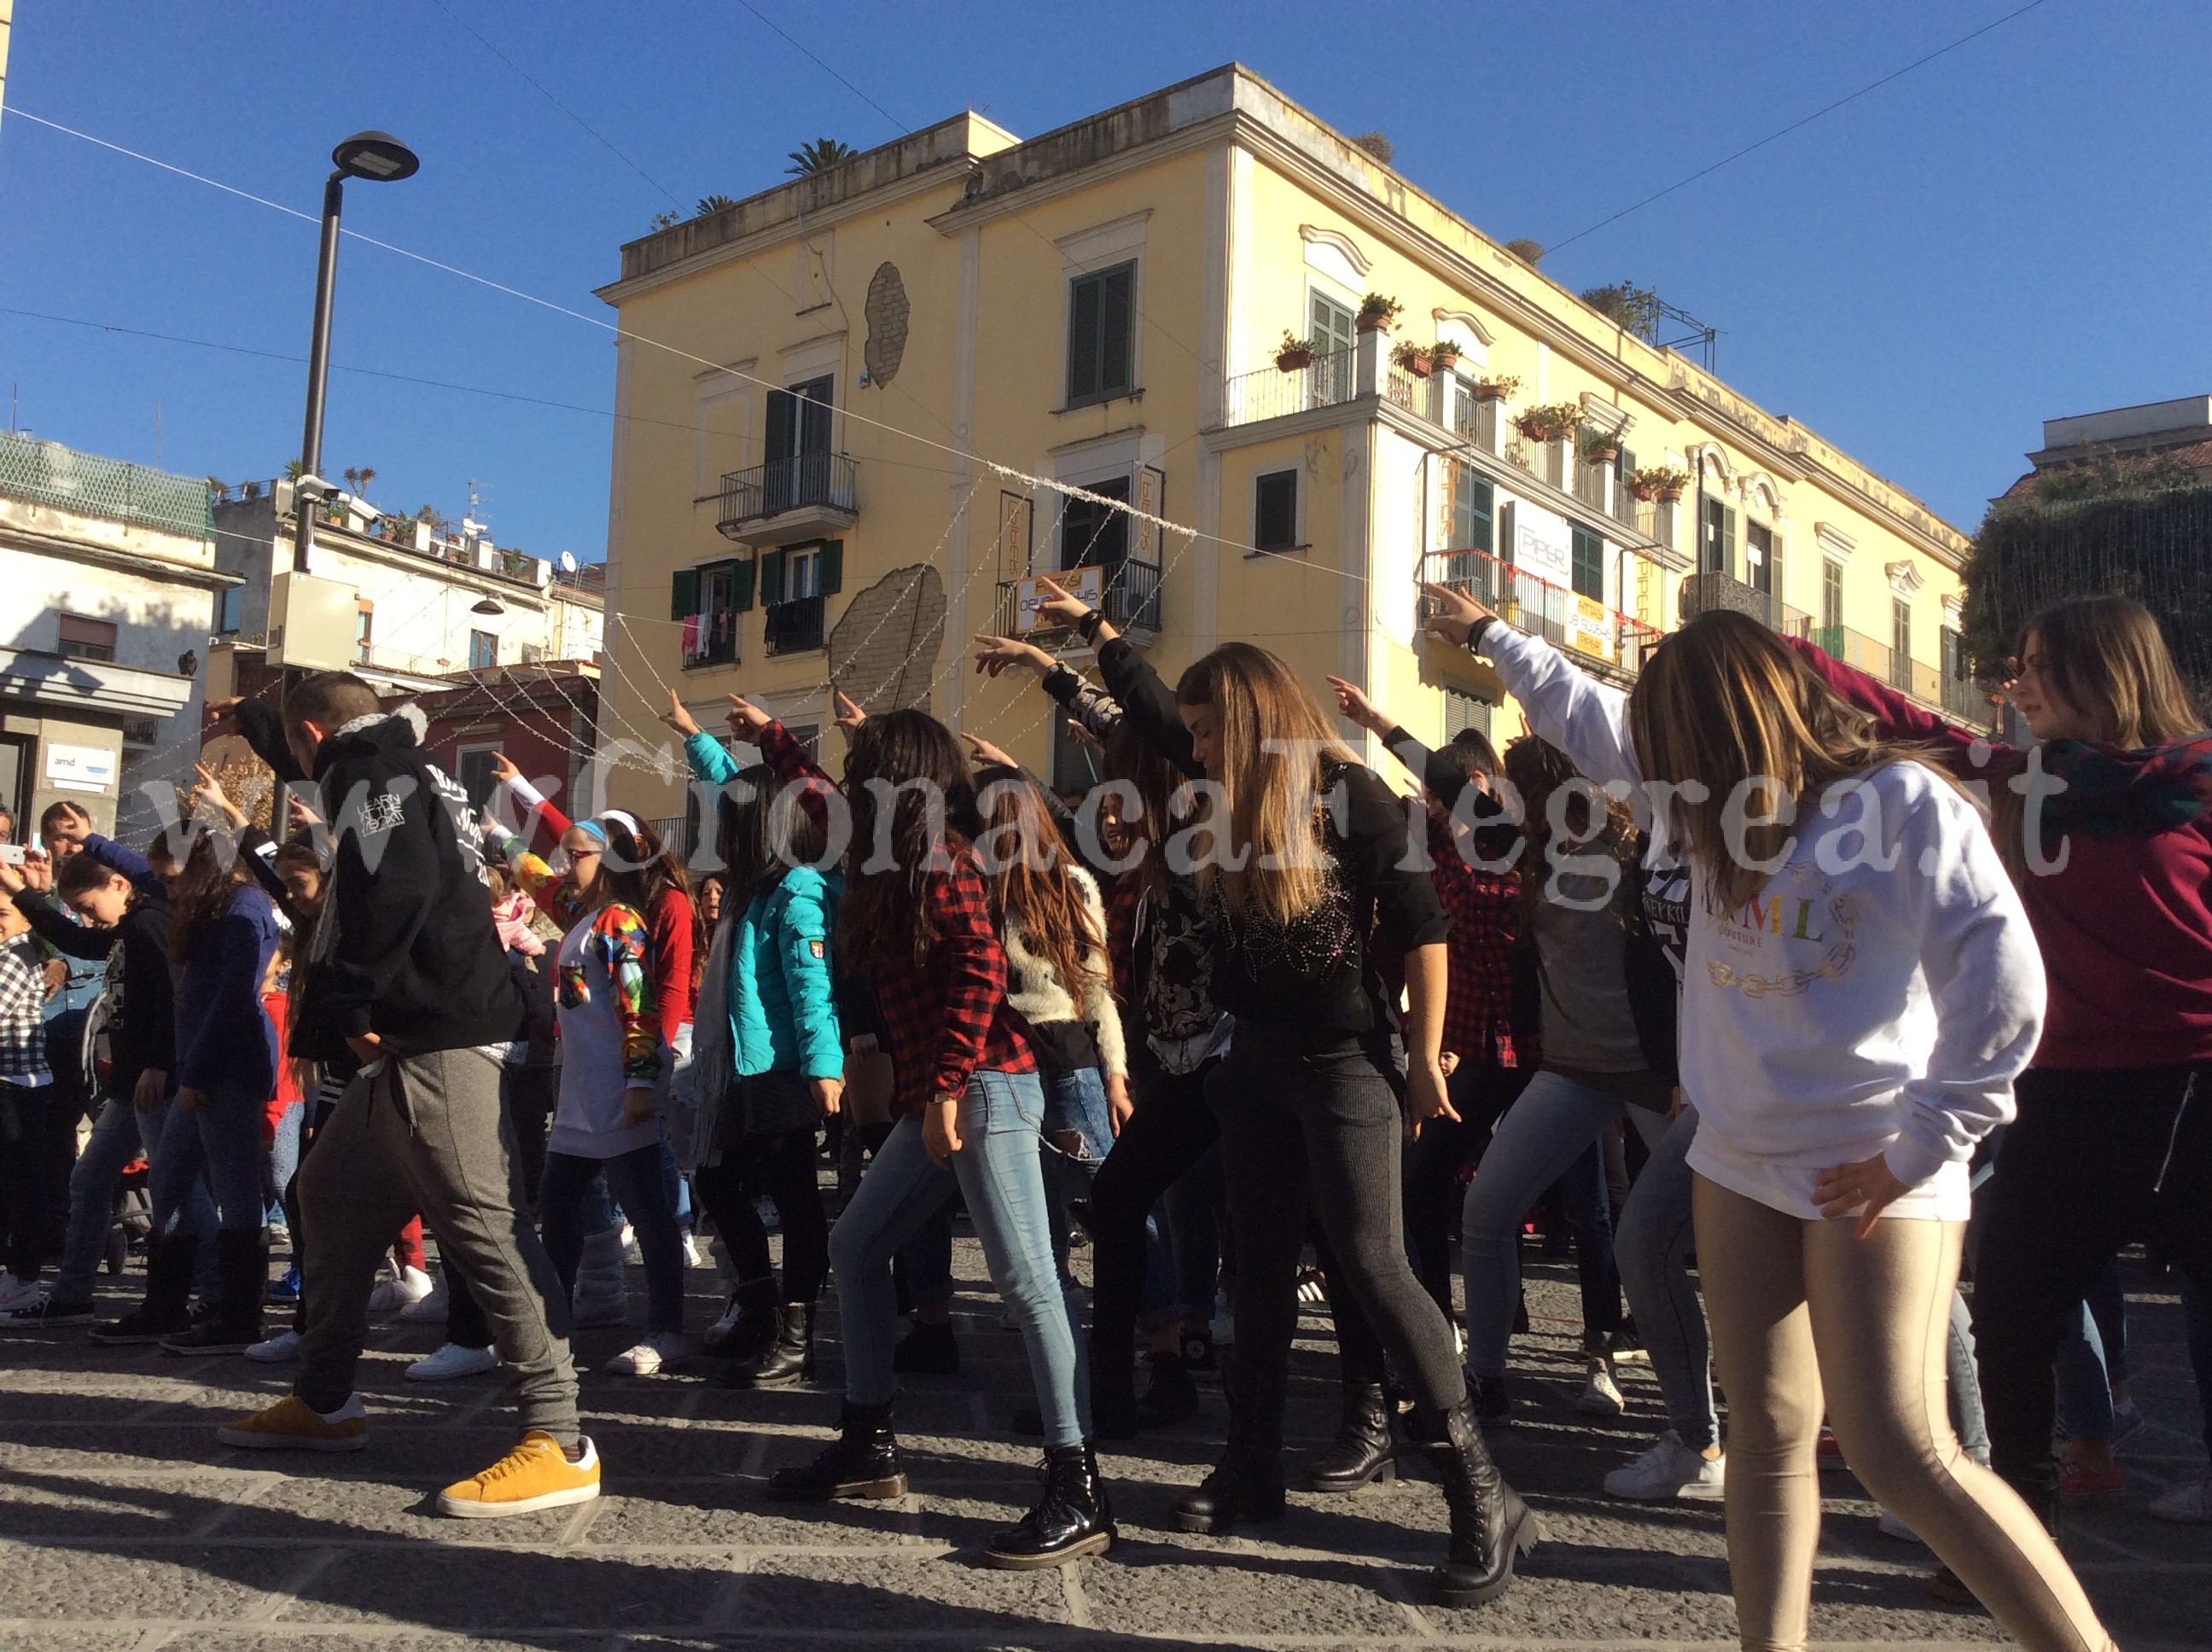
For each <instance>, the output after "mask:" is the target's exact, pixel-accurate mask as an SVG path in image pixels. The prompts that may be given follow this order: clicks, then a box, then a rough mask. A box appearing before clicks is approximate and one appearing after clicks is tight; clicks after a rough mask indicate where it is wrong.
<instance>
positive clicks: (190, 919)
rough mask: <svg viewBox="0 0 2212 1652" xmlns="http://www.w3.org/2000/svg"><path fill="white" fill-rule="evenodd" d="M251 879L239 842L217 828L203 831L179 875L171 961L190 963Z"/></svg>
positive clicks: (172, 922) (170, 948) (170, 931)
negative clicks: (224, 835) (235, 897)
mask: <svg viewBox="0 0 2212 1652" xmlns="http://www.w3.org/2000/svg"><path fill="white" fill-rule="evenodd" d="M251 881H252V876H251V874H250V873H249V872H247V871H246V857H245V856H244V855H242V854H240V853H239V851H238V847H237V846H236V845H235V844H234V843H233V842H232V841H230V840H229V839H228V837H222V838H220V839H219V838H218V835H217V834H216V833H214V832H203V833H201V834H200V835H199V839H198V841H197V842H195V843H194V844H193V845H192V847H191V853H189V854H187V855H186V856H185V869H184V872H183V873H182V874H181V875H180V876H179V878H178V879H177V894H176V914H175V916H173V918H171V919H170V920H169V962H170V963H190V962H191V957H192V954H193V953H194V952H196V951H199V950H200V948H201V947H202V946H203V945H204V944H205V943H206V942H207V941H208V940H209V938H210V937H212V936H213V935H214V933H215V927H216V925H217V924H219V923H221V922H222V919H223V914H225V913H227V912H228V911H229V910H230V902H231V897H232V896H234V895H235V894H236V893H237V892H238V890H240V888H241V887H243V886H245V885H246V884H249V883H250V882H251Z"/></svg>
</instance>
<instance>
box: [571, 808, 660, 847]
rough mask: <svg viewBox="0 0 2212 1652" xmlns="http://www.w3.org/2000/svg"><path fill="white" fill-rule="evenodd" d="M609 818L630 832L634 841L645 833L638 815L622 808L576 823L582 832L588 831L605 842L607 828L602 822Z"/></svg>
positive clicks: (631, 839)
mask: <svg viewBox="0 0 2212 1652" xmlns="http://www.w3.org/2000/svg"><path fill="white" fill-rule="evenodd" d="M609 820H611V821H613V822H614V823H615V824H617V826H620V827H621V828H622V829H623V830H624V831H626V832H628V833H629V835H630V841H632V842H633V843H635V842H636V841H639V839H641V837H642V836H643V835H644V832H643V829H641V827H640V826H639V825H638V823H637V817H635V816H634V815H629V814H626V813H624V812H623V811H622V810H620V809H609V810H607V811H605V812H604V813H602V814H600V815H599V816H598V817H596V818H594V819H592V820H580V821H578V822H577V823H576V829H577V830H578V831H580V832H584V833H587V834H589V835H591V836H592V837H596V838H597V839H599V841H600V842H602V843H605V841H607V829H606V828H605V826H604V825H602V824H601V822H602V821H609Z"/></svg>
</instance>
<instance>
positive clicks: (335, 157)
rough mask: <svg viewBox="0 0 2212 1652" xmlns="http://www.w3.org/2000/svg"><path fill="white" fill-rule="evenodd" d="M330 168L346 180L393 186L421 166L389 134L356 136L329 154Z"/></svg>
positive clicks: (406, 148) (420, 161)
mask: <svg viewBox="0 0 2212 1652" xmlns="http://www.w3.org/2000/svg"><path fill="white" fill-rule="evenodd" d="M331 165H333V166H335V167H337V169H338V170H339V171H340V172H341V173H344V174H345V176H347V177H348V178H359V179H365V180H366V181H368V182H369V183H372V184H392V183H397V182H398V180H399V179H402V178H412V177H413V176H414V175H415V173H416V171H417V170H418V169H419V168H420V167H422V160H421V159H420V157H418V156H417V155H416V153H415V151H414V150H412V149H409V148H408V147H407V146H406V145H405V144H404V143H401V142H400V141H399V140H398V138H396V137H392V134H391V133H389V132H356V133H355V134H354V135H353V136H352V137H349V138H346V139H343V141H341V142H340V143H339V144H338V146H337V148H336V149H332V150H331Z"/></svg>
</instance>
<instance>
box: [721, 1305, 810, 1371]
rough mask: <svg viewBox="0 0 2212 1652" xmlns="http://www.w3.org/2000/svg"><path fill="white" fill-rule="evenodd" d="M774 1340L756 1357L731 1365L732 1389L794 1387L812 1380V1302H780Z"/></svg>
mask: <svg viewBox="0 0 2212 1652" xmlns="http://www.w3.org/2000/svg"><path fill="white" fill-rule="evenodd" d="M813 1380H814V1304H813V1303H805V1302H787V1303H784V1305H783V1309H782V1311H781V1324H780V1326H779V1327H778V1329H777V1331H776V1334H775V1342H774V1343H772V1344H770V1345H769V1347H767V1348H766V1349H764V1350H763V1351H762V1352H761V1354H760V1356H759V1357H758V1358H756V1359H750V1360H747V1361H745V1362H744V1364H740V1365H738V1366H735V1367H733V1368H732V1370H731V1371H730V1373H729V1375H728V1377H727V1378H726V1381H727V1382H728V1383H729V1385H730V1386H731V1387H732V1388H797V1387H798V1386H799V1384H800V1383H801V1382H812V1381H813Z"/></svg>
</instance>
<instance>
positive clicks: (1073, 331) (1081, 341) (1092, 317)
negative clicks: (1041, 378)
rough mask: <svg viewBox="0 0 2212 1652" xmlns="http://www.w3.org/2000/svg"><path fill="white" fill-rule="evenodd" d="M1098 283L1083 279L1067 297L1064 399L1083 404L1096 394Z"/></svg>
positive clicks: (1070, 289) (1073, 283)
mask: <svg viewBox="0 0 2212 1652" xmlns="http://www.w3.org/2000/svg"><path fill="white" fill-rule="evenodd" d="M1099 301H1100V293H1099V281H1098V277H1097V276H1081V277H1079V278H1078V279H1077V280H1075V281H1074V282H1071V283H1069V287H1068V294H1067V399H1068V400H1069V401H1071V402H1080V401H1086V400H1088V399H1090V398H1091V397H1093V396H1096V395H1097V393H1098V365H1099V364H1098V307H1099Z"/></svg>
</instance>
